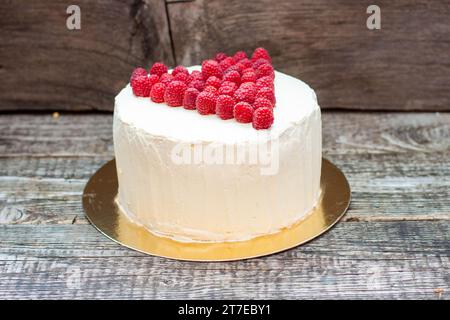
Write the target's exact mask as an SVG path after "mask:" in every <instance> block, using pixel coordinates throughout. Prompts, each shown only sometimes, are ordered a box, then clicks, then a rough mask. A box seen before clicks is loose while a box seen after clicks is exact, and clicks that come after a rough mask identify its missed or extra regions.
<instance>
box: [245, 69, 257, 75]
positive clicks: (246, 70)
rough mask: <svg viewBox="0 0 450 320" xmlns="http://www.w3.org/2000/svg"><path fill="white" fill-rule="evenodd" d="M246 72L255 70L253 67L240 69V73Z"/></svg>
mask: <svg viewBox="0 0 450 320" xmlns="http://www.w3.org/2000/svg"><path fill="white" fill-rule="evenodd" d="M247 72H255V69H253V68H245V69H244V70H243V71H242V74H244V73H247Z"/></svg>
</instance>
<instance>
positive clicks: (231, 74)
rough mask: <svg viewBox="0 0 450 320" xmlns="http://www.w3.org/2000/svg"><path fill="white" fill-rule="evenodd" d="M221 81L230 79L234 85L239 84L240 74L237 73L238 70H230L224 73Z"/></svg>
mask: <svg viewBox="0 0 450 320" xmlns="http://www.w3.org/2000/svg"><path fill="white" fill-rule="evenodd" d="M223 81H231V82H234V83H236V85H240V84H241V75H240V74H239V72H238V71H235V70H231V71H229V72H227V73H225V75H224V76H223Z"/></svg>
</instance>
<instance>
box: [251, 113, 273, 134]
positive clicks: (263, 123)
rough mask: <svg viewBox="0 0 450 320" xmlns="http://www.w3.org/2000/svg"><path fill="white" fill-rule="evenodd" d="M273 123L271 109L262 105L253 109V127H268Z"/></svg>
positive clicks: (258, 128)
mask: <svg viewBox="0 0 450 320" xmlns="http://www.w3.org/2000/svg"><path fill="white" fill-rule="evenodd" d="M272 123H273V109H272V108H267V107H262V108H258V109H256V110H255V112H254V113H253V120H252V125H253V128H255V129H257V130H260V129H268V128H270V126H271V125H272Z"/></svg>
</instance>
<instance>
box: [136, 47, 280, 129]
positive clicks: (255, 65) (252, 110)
mask: <svg viewBox="0 0 450 320" xmlns="http://www.w3.org/2000/svg"><path fill="white" fill-rule="evenodd" d="M274 79H275V72H274V69H273V66H272V59H271V58H270V55H269V53H268V52H267V50H266V49H264V48H257V49H255V51H254V52H253V54H252V56H251V58H250V59H249V58H248V57H247V54H246V53H245V52H244V51H238V52H236V53H235V54H234V55H233V56H227V55H226V54H224V53H222V52H221V53H218V54H216V56H215V57H214V58H213V59H209V60H205V61H203V62H202V68H201V71H192V72H189V71H188V70H187V69H186V68H185V67H183V66H177V67H176V68H174V69H173V70H172V72H171V73H169V72H168V69H167V67H166V66H165V65H164V64H163V63H161V62H156V63H154V64H153V66H152V67H151V68H150V72H149V73H148V72H147V70H145V69H143V68H136V69H135V70H134V71H133V73H132V75H131V78H130V84H131V88H132V89H133V93H134V95H136V96H138V97H150V99H151V100H152V101H153V102H156V103H163V102H165V103H166V104H167V105H168V106H170V107H180V106H183V107H184V108H185V109H188V110H197V112H198V113H200V114H201V115H210V114H216V115H217V116H219V117H220V118H221V119H223V120H228V119H232V118H234V119H236V121H237V122H241V123H250V122H251V123H252V125H253V127H254V128H255V129H258V130H259V129H268V128H270V127H271V126H272V123H273V120H274V118H273V108H274V107H275V93H274V92H275V87H274Z"/></svg>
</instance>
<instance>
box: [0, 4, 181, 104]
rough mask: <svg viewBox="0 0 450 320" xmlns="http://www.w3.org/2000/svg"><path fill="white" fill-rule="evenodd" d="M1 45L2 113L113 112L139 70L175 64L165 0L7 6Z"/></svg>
mask: <svg viewBox="0 0 450 320" xmlns="http://www.w3.org/2000/svg"><path fill="white" fill-rule="evenodd" d="M72 4H76V5H78V6H79V7H80V9H81V30H71V31H70V30H68V29H67V27H66V19H67V17H68V15H67V14H66V9H67V7H68V6H69V5H72ZM0 42H1V44H2V45H1V47H0V61H1V64H0V75H1V76H2V81H1V82H0V110H18V109H19V110H20V109H27V110H30V109H31V110H37V109H39V110H48V109H54V110H55V109H56V110H112V108H113V98H114V96H115V95H116V94H117V93H118V91H119V90H120V89H121V88H122V87H123V86H124V84H125V83H126V82H128V78H129V75H130V73H131V70H132V69H133V68H134V67H135V66H137V65H144V66H146V65H149V64H151V63H152V61H154V60H163V61H165V62H166V63H168V64H173V61H172V58H173V55H172V49H171V44H170V37H169V26H168V21H167V15H166V7H165V3H164V0H148V1H143V0H120V1H111V0H100V1H89V0H80V1H76V3H73V1H68V0H58V1H55V0H41V1H27V0H15V1H2V2H1V3H0Z"/></svg>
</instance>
